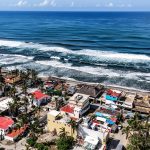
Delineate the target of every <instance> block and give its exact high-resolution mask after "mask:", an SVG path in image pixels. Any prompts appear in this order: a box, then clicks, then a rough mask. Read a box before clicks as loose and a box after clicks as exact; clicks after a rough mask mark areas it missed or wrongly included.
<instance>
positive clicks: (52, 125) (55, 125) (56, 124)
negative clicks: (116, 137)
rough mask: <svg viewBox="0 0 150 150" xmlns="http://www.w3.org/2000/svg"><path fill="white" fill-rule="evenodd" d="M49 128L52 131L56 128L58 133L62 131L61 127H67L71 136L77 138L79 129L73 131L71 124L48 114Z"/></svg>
mask: <svg viewBox="0 0 150 150" xmlns="http://www.w3.org/2000/svg"><path fill="white" fill-rule="evenodd" d="M47 123H48V130H49V131H50V132H52V131H54V130H56V132H57V134H58V135H59V132H60V131H61V128H65V130H66V132H68V135H69V136H73V137H74V139H76V138H77V131H76V130H75V131H74V133H73V129H72V127H71V125H69V124H67V123H63V122H60V121H59V120H55V117H54V116H52V115H50V114H48V116H47Z"/></svg>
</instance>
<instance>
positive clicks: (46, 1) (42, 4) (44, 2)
mask: <svg viewBox="0 0 150 150" xmlns="http://www.w3.org/2000/svg"><path fill="white" fill-rule="evenodd" d="M49 3H50V1H49V0H44V1H42V2H40V3H39V4H37V6H40V7H42V6H47V5H48V4H49Z"/></svg>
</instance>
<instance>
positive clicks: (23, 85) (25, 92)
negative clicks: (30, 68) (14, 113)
mask: <svg viewBox="0 0 150 150" xmlns="http://www.w3.org/2000/svg"><path fill="white" fill-rule="evenodd" d="M26 83H27V82H26V80H24V81H23V84H22V92H23V94H25V95H27V89H28V87H27V84H26Z"/></svg>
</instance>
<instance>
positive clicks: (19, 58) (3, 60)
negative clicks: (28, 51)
mask: <svg viewBox="0 0 150 150" xmlns="http://www.w3.org/2000/svg"><path fill="white" fill-rule="evenodd" d="M32 60H33V57H27V56H23V55H11V54H0V64H3V65H7V64H15V63H26V62H30V61H32Z"/></svg>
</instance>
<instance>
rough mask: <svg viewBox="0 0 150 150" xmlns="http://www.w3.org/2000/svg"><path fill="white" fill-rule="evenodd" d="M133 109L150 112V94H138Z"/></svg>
mask: <svg viewBox="0 0 150 150" xmlns="http://www.w3.org/2000/svg"><path fill="white" fill-rule="evenodd" d="M133 107H134V108H133V110H134V111H137V112H140V113H146V114H149V113H150V95H147V96H139V95H136V98H135V101H134V103H133Z"/></svg>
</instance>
